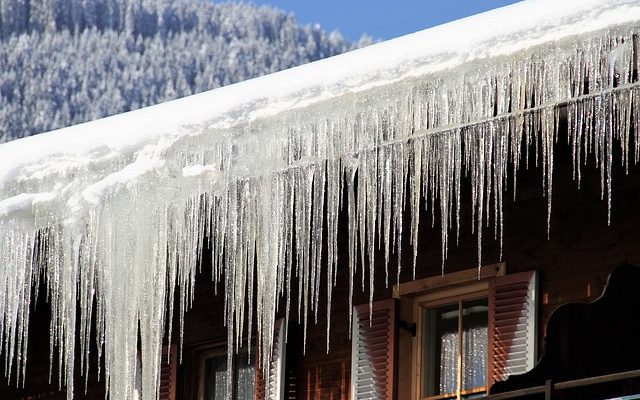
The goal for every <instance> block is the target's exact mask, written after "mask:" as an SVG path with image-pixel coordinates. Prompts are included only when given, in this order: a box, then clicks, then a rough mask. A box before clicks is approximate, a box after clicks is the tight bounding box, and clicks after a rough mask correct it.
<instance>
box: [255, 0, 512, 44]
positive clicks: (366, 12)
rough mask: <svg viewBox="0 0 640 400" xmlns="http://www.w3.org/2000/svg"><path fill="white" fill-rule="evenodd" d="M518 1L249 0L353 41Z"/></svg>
mask: <svg viewBox="0 0 640 400" xmlns="http://www.w3.org/2000/svg"><path fill="white" fill-rule="evenodd" d="M516 1H517V0H396V1H393V0H249V2H251V3H254V4H269V5H272V6H275V7H277V8H280V9H282V10H285V11H289V12H293V13H294V14H295V16H296V19H297V20H298V22H300V23H302V24H307V23H316V22H317V23H319V24H320V25H321V26H322V27H323V28H324V29H325V30H326V31H332V30H334V29H337V30H338V31H340V33H342V35H343V36H344V37H345V38H347V39H350V40H357V39H358V38H359V37H360V35H361V34H362V33H364V32H366V33H368V34H369V35H370V36H372V37H374V38H380V39H391V38H394V37H397V36H402V35H405V34H407V33H411V32H416V31H419V30H422V29H425V28H428V27H431V26H435V25H439V24H442V23H445V22H448V21H453V20H456V19H459V18H463V17H466V16H469V15H473V14H477V13H480V12H483V11H487V10H491V9H493V8H497V7H502V6H505V5H507V4H512V3H515V2H516Z"/></svg>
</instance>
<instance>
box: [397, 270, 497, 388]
mask: <svg viewBox="0 0 640 400" xmlns="http://www.w3.org/2000/svg"><path fill="white" fill-rule="evenodd" d="M504 275H506V263H504V262H501V263H496V264H490V265H484V266H482V267H481V268H480V269H478V268H477V267H476V268H470V269H465V270H460V271H456V272H451V273H447V274H442V275H437V276H430V277H427V278H423V279H418V280H414V281H409V282H405V283H401V284H399V285H394V286H393V298H394V299H396V300H399V301H400V310H399V314H398V318H399V319H404V320H409V321H410V322H412V323H415V326H416V334H415V336H411V335H409V334H403V335H400V336H399V339H398V343H397V345H398V358H399V359H401V360H407V361H409V360H410V363H409V362H407V363H406V364H410V365H406V364H404V363H401V364H398V365H396V372H395V374H396V380H397V381H398V385H397V393H396V395H397V396H398V398H401V397H405V398H406V397H408V398H411V399H413V400H424V399H430V400H436V399H437V398H443V399H444V398H454V399H457V398H459V397H460V396H458V395H456V396H454V397H449V396H432V397H423V396H422V363H423V360H422V343H421V342H422V338H423V336H422V335H423V332H424V326H423V323H424V322H423V321H422V312H423V310H424V308H423V307H422V305H429V306H431V307H437V306H438V305H445V304H450V303H452V302H455V301H456V299H458V298H460V297H465V296H467V297H468V298H469V299H471V298H470V297H469V296H474V295H475V296H476V298H477V297H478V296H480V297H487V298H488V297H489V282H490V281H491V280H492V279H494V278H496V277H499V276H504ZM489 344H490V343H487V345H489ZM405 365H406V366H405ZM487 379H489V370H488V369H487ZM401 381H404V382H406V385H403V384H402V383H401ZM404 387H406V389H404ZM487 388H488V381H487Z"/></svg>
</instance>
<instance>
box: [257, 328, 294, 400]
mask: <svg viewBox="0 0 640 400" xmlns="http://www.w3.org/2000/svg"><path fill="white" fill-rule="evenodd" d="M284 334H285V327H284V318H281V319H279V320H277V321H276V323H275V328H274V332H273V349H272V353H271V363H270V364H269V373H268V376H267V377H265V376H264V372H263V371H262V369H261V368H260V366H259V360H260V358H259V357H257V356H256V384H255V389H254V399H255V400H282V399H284V394H285V392H286V387H285V382H284V371H285V369H284V362H285V359H286V345H285V341H284V336H285V335H284Z"/></svg>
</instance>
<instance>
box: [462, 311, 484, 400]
mask: <svg viewBox="0 0 640 400" xmlns="http://www.w3.org/2000/svg"><path fill="white" fill-rule="evenodd" d="M487 321H488V307H487V299H479V300H470V301H464V302H463V303H462V390H468V389H473V388H477V387H481V386H485V385H486V384H487V343H488V342H487Z"/></svg>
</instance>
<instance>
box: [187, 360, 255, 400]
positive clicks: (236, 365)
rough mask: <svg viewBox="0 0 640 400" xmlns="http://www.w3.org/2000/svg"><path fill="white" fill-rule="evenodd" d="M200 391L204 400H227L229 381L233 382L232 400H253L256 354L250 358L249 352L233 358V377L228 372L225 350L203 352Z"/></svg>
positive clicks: (200, 396) (200, 395)
mask: <svg viewBox="0 0 640 400" xmlns="http://www.w3.org/2000/svg"><path fill="white" fill-rule="evenodd" d="M200 376H201V379H200V390H199V396H198V397H199V398H200V399H202V400H225V399H227V397H226V395H225V391H226V386H227V383H228V379H231V380H232V384H231V388H232V394H231V398H232V399H234V400H252V399H253V396H254V394H253V392H254V386H255V376H256V371H255V354H254V353H252V354H251V356H249V352H248V351H247V350H245V351H241V352H240V353H239V354H237V355H235V356H234V358H233V370H232V375H231V377H230V378H229V376H228V371H227V355H226V353H225V351H224V350H221V349H216V350H211V351H207V352H203V353H202V355H201V358H200Z"/></svg>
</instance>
